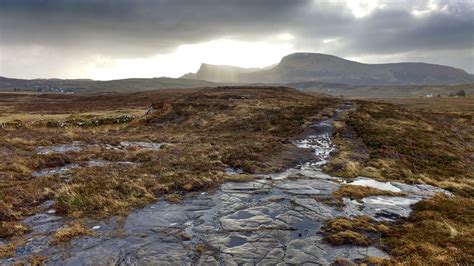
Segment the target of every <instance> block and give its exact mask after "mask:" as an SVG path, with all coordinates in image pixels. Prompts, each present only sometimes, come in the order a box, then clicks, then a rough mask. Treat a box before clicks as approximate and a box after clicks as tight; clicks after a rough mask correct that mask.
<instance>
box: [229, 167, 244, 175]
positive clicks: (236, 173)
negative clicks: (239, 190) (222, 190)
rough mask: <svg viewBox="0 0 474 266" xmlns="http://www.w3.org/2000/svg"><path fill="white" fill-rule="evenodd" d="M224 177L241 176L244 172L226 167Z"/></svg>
mask: <svg viewBox="0 0 474 266" xmlns="http://www.w3.org/2000/svg"><path fill="white" fill-rule="evenodd" d="M225 173H226V175H241V174H243V173H244V170H242V169H239V168H232V167H227V168H226V169H225Z"/></svg>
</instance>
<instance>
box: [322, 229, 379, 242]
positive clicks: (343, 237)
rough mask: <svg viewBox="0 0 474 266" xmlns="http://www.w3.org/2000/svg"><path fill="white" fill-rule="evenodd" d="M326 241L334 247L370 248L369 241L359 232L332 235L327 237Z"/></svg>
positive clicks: (342, 232) (343, 232) (347, 231)
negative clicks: (355, 246)
mask: <svg viewBox="0 0 474 266" xmlns="http://www.w3.org/2000/svg"><path fill="white" fill-rule="evenodd" d="M325 239H326V241H328V242H329V243H331V244H334V245H343V244H348V245H357V246H368V245H369V244H370V242H369V239H368V238H367V237H366V236H364V235H362V234H360V233H357V232H354V231H351V230H346V231H341V232H337V233H334V234H330V235H328V236H326V237H325Z"/></svg>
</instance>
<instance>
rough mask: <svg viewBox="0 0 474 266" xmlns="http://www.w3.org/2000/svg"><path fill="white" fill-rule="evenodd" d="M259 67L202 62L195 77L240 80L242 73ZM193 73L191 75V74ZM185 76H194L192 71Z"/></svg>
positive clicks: (225, 80) (210, 79)
mask: <svg viewBox="0 0 474 266" xmlns="http://www.w3.org/2000/svg"><path fill="white" fill-rule="evenodd" d="M259 70H261V69H259V68H242V67H235V66H223V65H211V64H201V67H200V68H199V70H198V71H197V72H196V74H195V79H200V80H207V81H212V82H233V83H235V82H238V81H239V79H240V77H241V75H242V74H246V73H250V72H256V71H259ZM190 74H191V75H190ZM184 77H188V78H189V77H192V73H189V74H186V75H185V76H183V77H182V78H184Z"/></svg>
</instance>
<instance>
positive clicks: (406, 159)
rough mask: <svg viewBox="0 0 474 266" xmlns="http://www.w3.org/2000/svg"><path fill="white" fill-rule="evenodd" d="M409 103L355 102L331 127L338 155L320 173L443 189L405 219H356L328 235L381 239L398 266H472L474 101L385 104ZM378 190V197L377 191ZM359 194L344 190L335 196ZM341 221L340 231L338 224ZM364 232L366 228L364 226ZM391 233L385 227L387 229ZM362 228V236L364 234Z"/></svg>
mask: <svg viewBox="0 0 474 266" xmlns="http://www.w3.org/2000/svg"><path fill="white" fill-rule="evenodd" d="M383 101H384V102H386V101H392V102H396V103H401V104H403V105H406V106H407V107H408V108H409V109H406V108H404V107H401V106H399V105H394V104H388V103H380V102H378V103H377V102H368V101H355V103H356V104H357V106H358V108H357V111H356V112H352V113H350V114H348V115H346V116H344V117H341V119H340V120H339V121H337V122H336V123H335V127H336V130H335V132H334V135H333V138H334V143H335V144H336V145H337V147H338V148H339V149H338V152H337V153H336V154H334V156H333V159H332V160H331V161H330V162H329V163H328V164H326V166H325V171H326V172H328V173H330V174H332V175H338V176H345V177H355V176H359V175H362V176H368V177H372V178H375V179H378V180H401V181H403V182H407V183H418V184H419V183H422V184H430V185H434V186H437V187H441V188H444V189H447V190H449V191H451V192H453V193H454V195H455V196H454V197H445V196H438V197H435V198H433V199H429V200H423V201H421V202H419V203H417V204H415V205H414V206H413V210H414V212H413V213H412V215H411V216H410V217H409V218H408V219H406V220H405V219H401V220H399V222H398V223H395V224H392V225H389V228H385V227H382V229H379V228H378V227H377V225H374V224H371V223H370V222H368V221H366V220H364V222H365V225H363V226H361V221H360V220H358V219H353V220H351V219H343V220H339V221H330V222H328V224H327V230H328V238H329V239H330V240H333V241H335V242H341V241H349V242H356V243H357V242H366V243H370V242H371V240H370V237H369V238H368V237H366V235H364V234H361V233H363V231H365V232H367V231H369V232H372V234H373V232H377V233H379V234H382V246H384V249H385V250H388V251H389V253H390V254H391V255H392V256H394V257H395V258H397V259H398V260H399V261H401V262H405V263H411V264H425V263H427V264H456V263H461V264H469V263H472V261H473V260H474V248H473V247H474V242H473V239H474V227H473V226H472V225H473V224H474V198H473V197H474V179H473V178H474V175H473V173H474V163H473V159H474V158H473V154H474V146H473V143H474V141H473V136H474V122H473V121H474V120H473V117H474V112H473V111H474V110H473V109H472V98H466V99H461V100H458V99H453V100H451V99H444V100H436V101H430V100H429V99H428V100H426V99H425V100H422V99H418V100H410V99H405V100H403V99H402V100H400V99H395V100H394V99H383ZM376 193H379V192H376ZM341 194H342V196H344V195H345V196H351V197H355V198H357V197H360V196H361V194H362V196H364V195H363V194H364V191H362V190H355V191H354V189H353V188H350V187H347V186H346V187H343V188H342V189H341V190H340V191H339V192H337V193H335V196H340V195H341ZM341 224H342V226H341ZM367 227H369V228H370V229H369V230H367V229H364V228H367ZM387 229H388V230H387ZM361 231H362V232H361Z"/></svg>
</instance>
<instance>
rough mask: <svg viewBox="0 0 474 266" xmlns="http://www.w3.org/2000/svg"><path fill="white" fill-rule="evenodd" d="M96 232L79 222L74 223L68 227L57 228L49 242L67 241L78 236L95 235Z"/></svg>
mask: <svg viewBox="0 0 474 266" xmlns="http://www.w3.org/2000/svg"><path fill="white" fill-rule="evenodd" d="M95 235H96V234H95V233H94V232H93V231H91V230H90V229H89V228H87V227H85V226H84V224H82V223H80V222H76V223H74V224H73V225H72V226H70V227H62V228H60V229H58V230H57V231H56V232H55V233H54V235H53V239H52V240H51V244H53V245H59V244H66V243H69V241H71V240H72V239H73V238H75V237H79V236H95Z"/></svg>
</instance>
